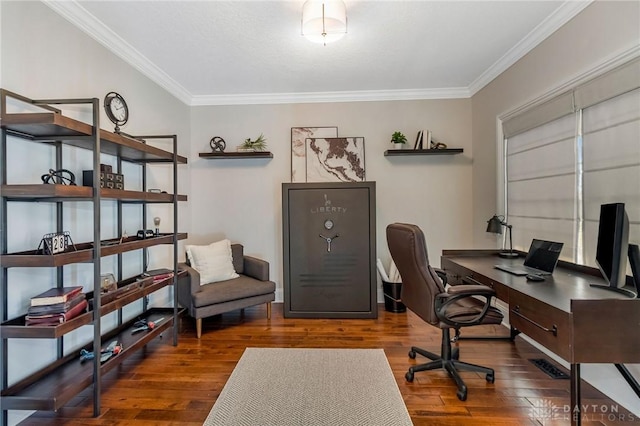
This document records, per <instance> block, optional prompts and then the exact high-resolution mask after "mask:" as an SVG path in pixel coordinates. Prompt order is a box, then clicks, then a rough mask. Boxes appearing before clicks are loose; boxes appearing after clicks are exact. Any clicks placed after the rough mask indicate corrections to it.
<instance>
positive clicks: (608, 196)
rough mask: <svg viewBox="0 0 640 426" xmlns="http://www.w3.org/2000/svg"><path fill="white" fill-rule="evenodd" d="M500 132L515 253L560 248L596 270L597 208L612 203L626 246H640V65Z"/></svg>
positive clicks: (595, 81)
mask: <svg viewBox="0 0 640 426" xmlns="http://www.w3.org/2000/svg"><path fill="white" fill-rule="evenodd" d="M502 124H503V133H504V136H505V161H504V167H505V173H504V176H505V195H506V197H505V213H506V215H507V220H508V222H509V223H510V224H511V225H513V229H514V232H513V242H514V248H518V249H520V250H524V251H526V250H527V249H528V248H529V244H530V243H531V240H532V239H533V238H539V239H546V240H551V241H559V242H563V243H564V244H565V245H564V248H563V250H562V255H561V258H562V259H564V260H568V261H571V262H575V263H579V264H584V265H589V266H595V246H596V241H597V234H598V219H599V214H600V205H601V204H604V203H611V202H623V203H625V205H626V206H625V207H626V210H627V214H628V216H629V222H630V227H629V241H630V242H633V243H636V244H638V243H640V59H635V60H632V61H630V62H628V63H626V64H624V65H622V66H619V67H617V68H615V69H613V70H611V71H609V72H607V73H605V74H602V75H600V76H598V77H596V78H592V79H590V80H589V81H587V82H584V83H581V84H580V85H576V86H575V87H573V88H572V89H571V90H568V91H565V92H563V93H561V94H559V95H556V96H554V97H553V98H551V99H550V100H546V101H545V102H542V103H539V104H537V105H535V106H533V107H531V108H528V109H526V110H524V111H520V112H518V113H517V114H514V115H512V116H510V117H507V118H505V119H504V120H503V123H502ZM628 273H629V274H630V270H629V271H628Z"/></svg>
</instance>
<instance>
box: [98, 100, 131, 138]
mask: <svg viewBox="0 0 640 426" xmlns="http://www.w3.org/2000/svg"><path fill="white" fill-rule="evenodd" d="M104 109H105V112H106V113H107V117H109V120H111V121H112V122H113V124H115V125H116V128H115V130H114V131H115V132H116V133H120V126H124V125H125V124H126V122H127V121H128V120H129V107H128V106H127V103H126V102H125V100H124V98H123V97H122V96H120V94H118V93H116V92H109V93H107V95H106V96H105V97H104Z"/></svg>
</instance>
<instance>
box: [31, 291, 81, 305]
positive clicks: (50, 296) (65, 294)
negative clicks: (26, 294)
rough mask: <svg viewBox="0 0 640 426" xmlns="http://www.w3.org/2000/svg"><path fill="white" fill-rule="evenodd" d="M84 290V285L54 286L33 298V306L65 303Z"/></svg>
mask: <svg viewBox="0 0 640 426" xmlns="http://www.w3.org/2000/svg"><path fill="white" fill-rule="evenodd" d="M80 292H82V286H76V287H60V288H58V287H54V288H50V289H49V290H47V291H45V292H44V293H40V294H39V295H37V296H34V297H32V298H31V306H42V305H53V304H54V303H65V302H67V301H68V300H69V299H71V298H73V296H75V295H76V294H78V293H80Z"/></svg>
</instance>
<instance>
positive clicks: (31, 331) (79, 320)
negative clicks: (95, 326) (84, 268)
mask: <svg viewBox="0 0 640 426" xmlns="http://www.w3.org/2000/svg"><path fill="white" fill-rule="evenodd" d="M183 275H186V271H179V272H178V276H183ZM136 278H137V277H132V278H129V279H127V280H123V281H121V282H120V283H119V284H118V286H119V287H122V286H124V285H127V284H130V283H132V282H134V281H135V280H136ZM171 284H173V277H171V278H167V279H164V280H162V281H158V282H155V283H154V282H153V280H152V279H149V283H147V284H146V285H144V286H142V287H140V288H138V289H136V290H134V291H130V292H127V293H125V294H122V295H121V296H120V297H118V298H116V299H114V300H112V301H110V302H108V303H103V304H102V308H101V309H100V315H101V316H104V315H106V314H108V313H110V312H113V311H116V310H118V309H120V308H122V307H124V306H126V305H128V304H129V303H131V302H133V301H136V300H138V299H140V298H142V297H144V296H147V295H149V294H151V293H153V292H155V291H158V290H160V289H161V288H163V287H166V286H168V285H171ZM103 297H104V296H103ZM92 299H93V292H89V293H87V300H89V302H90V303H92V302H93V300H92ZM92 319H93V311H92V310H89V312H87V313H84V314H82V315H79V316H77V317H76V318H73V319H71V320H69V321H67V322H65V323H62V324H60V325H57V326H27V325H25V315H22V316H20V317H18V318H14V319H12V320H9V321H5V322H3V323H2V324H0V337H1V338H3V339H20V338H25V339H56V338H58V337H62V336H63V335H65V334H67V333H69V332H71V331H73V330H75V329H77V328H80V327H82V326H84V325H87V324H90V323H91V321H92Z"/></svg>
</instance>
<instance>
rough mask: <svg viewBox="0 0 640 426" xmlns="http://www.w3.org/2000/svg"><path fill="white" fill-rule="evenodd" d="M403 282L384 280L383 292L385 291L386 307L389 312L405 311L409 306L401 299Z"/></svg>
mask: <svg viewBox="0 0 640 426" xmlns="http://www.w3.org/2000/svg"><path fill="white" fill-rule="evenodd" d="M401 291H402V283H388V282H386V281H382V292H383V293H384V309H385V310H386V311H389V312H405V311H406V310H407V307H406V306H404V303H402V302H401V301H400V292H401Z"/></svg>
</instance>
